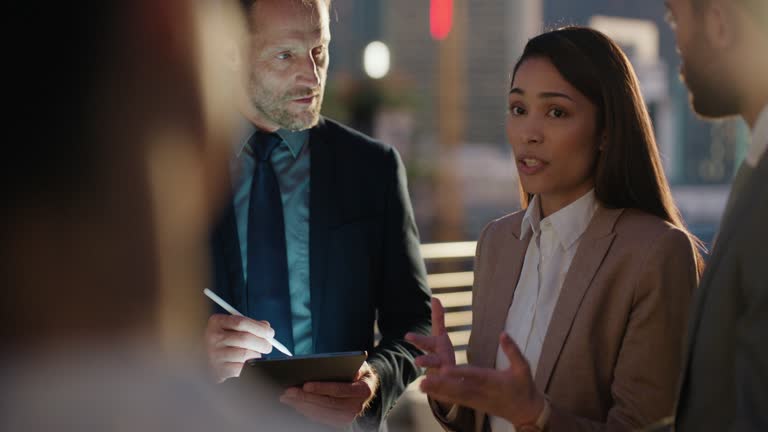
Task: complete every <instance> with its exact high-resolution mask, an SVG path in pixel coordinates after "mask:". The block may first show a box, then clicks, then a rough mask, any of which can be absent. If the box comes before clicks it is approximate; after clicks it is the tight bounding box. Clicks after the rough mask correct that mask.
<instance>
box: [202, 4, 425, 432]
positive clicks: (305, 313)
mask: <svg viewBox="0 0 768 432" xmlns="http://www.w3.org/2000/svg"><path fill="white" fill-rule="evenodd" d="M329 3H330V2H329V1H326V0H256V1H254V0H242V1H241V5H242V9H243V12H244V13H245V16H246V26H247V32H246V33H245V34H244V35H243V36H242V38H240V40H239V43H238V44H237V45H238V47H237V49H235V50H233V53H232V54H233V56H232V58H231V59H230V60H231V61H230V63H229V64H230V66H231V68H232V71H233V75H234V76H233V78H232V80H231V81H232V83H233V91H234V92H235V93H236V98H237V100H238V108H239V111H240V114H241V127H240V128H239V130H238V133H237V134H236V138H235V139H234V140H233V143H232V144H233V145H232V147H233V150H232V155H231V168H232V169H231V172H230V174H231V191H232V192H231V195H228V203H227V204H226V205H225V207H226V209H225V211H224V213H223V215H222V217H221V220H220V221H219V223H218V224H217V225H216V227H215V229H214V233H213V239H212V240H213V241H212V255H213V267H214V277H213V282H214V285H213V288H214V291H216V292H217V294H218V295H219V296H221V297H222V298H223V299H224V300H225V301H227V302H228V303H229V304H231V305H232V306H234V308H235V309H237V310H238V311H240V312H242V313H243V314H244V315H245V317H237V316H230V315H228V314H226V313H215V314H213V315H212V316H211V317H210V319H209V320H208V325H207V330H206V342H207V349H208V355H209V359H210V363H211V366H212V370H213V373H214V375H215V377H216V379H217V380H219V381H223V380H226V379H228V378H233V377H237V376H238V375H239V374H240V371H241V369H242V367H243V364H244V361H246V360H248V359H251V358H259V357H262V356H266V355H269V356H270V357H276V356H280V355H282V354H281V353H279V352H278V351H277V350H273V349H272V346H271V345H270V344H269V343H268V342H267V340H266V339H265V336H272V335H274V337H275V339H277V340H278V341H280V342H282V343H283V344H285V345H286V346H287V348H288V349H289V350H290V351H292V352H293V353H294V354H296V355H306V354H316V353H328V352H341V351H363V350H366V351H367V352H368V354H369V355H368V360H367V362H365V363H364V364H363V366H362V367H361V368H360V370H359V371H358V374H357V377H356V378H355V380H354V381H353V382H352V383H341V382H338V383H306V384H304V385H303V386H302V387H301V388H299V387H293V388H290V389H287V390H286V391H285V393H284V394H282V396H279V395H278V396H279V398H280V400H281V401H282V402H284V403H285V404H288V405H290V406H291V407H293V408H295V410H296V411H298V412H299V413H301V414H303V415H304V416H306V417H308V418H310V419H312V420H314V421H317V422H320V423H323V424H327V425H331V426H334V427H344V426H348V425H350V424H352V422H353V421H355V423H354V425H355V427H357V426H360V427H364V428H365V429H370V428H378V427H379V424H380V423H381V422H382V421H383V419H384V418H385V416H386V415H387V413H388V411H389V410H390V408H391V407H392V406H393V405H394V403H395V401H396V400H397V398H398V397H399V396H400V394H401V393H402V392H403V390H404V389H405V387H406V386H407V385H408V383H410V382H411V381H413V380H414V379H415V378H416V377H417V376H418V374H419V369H418V367H416V365H415V364H414V357H415V356H416V355H418V354H420V351H418V350H417V349H416V348H415V347H413V346H412V345H411V344H409V343H407V342H405V340H404V339H403V338H404V336H405V334H406V332H417V333H422V334H428V333H429V329H430V302H429V298H430V294H429V289H428V288H427V286H426V275H425V269H424V263H423V261H422V259H421V256H420V252H419V237H418V232H417V229H416V225H415V222H414V217H413V210H412V208H411V203H410V198H409V196H408V190H407V184H406V177H405V168H404V166H403V163H402V162H401V160H400V157H399V155H398V153H397V151H396V150H395V149H394V148H392V147H390V146H387V145H384V144H381V143H379V142H376V141H374V140H372V139H371V138H369V137H367V136H364V135H362V134H360V133H359V132H356V131H354V130H351V129H349V128H347V127H345V126H343V125H341V124H339V123H336V122H334V121H333V120H330V119H326V118H323V117H322V116H321V115H320V109H321V106H322V101H323V94H324V91H325V81H326V75H327V70H328V64H329V61H330V57H329V55H330V53H329V52H328V46H329V43H330V38H331V35H330V29H329V8H330V5H329ZM219 312H223V311H221V310H219ZM374 322H376V323H377V324H378V329H379V331H380V333H381V340H380V342H379V343H378V345H374ZM276 399H277V397H276Z"/></svg>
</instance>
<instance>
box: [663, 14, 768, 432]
mask: <svg viewBox="0 0 768 432" xmlns="http://www.w3.org/2000/svg"><path fill="white" fill-rule="evenodd" d="M666 4H667V8H668V12H669V14H668V18H669V20H670V23H671V25H672V28H673V29H674V30H675V33H676V36H677V47H678V50H679V52H680V57H681V59H682V66H681V77H682V79H683V80H684V81H685V83H686V85H687V86H688V89H689V93H690V102H691V106H692V107H693V109H694V111H696V112H697V113H698V114H699V115H701V116H702V117H705V118H722V117H729V116H737V115H738V116H741V117H742V118H743V119H744V121H746V122H747V124H748V125H749V127H750V128H751V130H752V142H751V143H750V145H749V149H748V150H747V156H746V159H745V160H744V161H743V162H742V163H741V166H740V167H739V169H738V170H737V174H736V177H735V178H734V181H733V185H732V187H731V194H730V196H729V198H728V202H727V205H726V208H725V212H724V215H723V218H722V221H721V223H720V229H719V233H718V235H717V239H716V242H715V245H714V249H713V251H712V256H711V258H710V259H709V262H708V264H707V271H706V272H705V273H704V275H703V276H702V281H701V287H700V288H699V290H698V293H697V296H696V299H695V302H694V310H693V314H692V318H691V323H690V330H689V335H690V336H689V338H688V353H687V357H686V363H685V364H686V366H685V369H684V374H683V379H682V384H681V387H680V395H679V400H678V404H677V413H676V420H675V425H676V429H677V430H680V431H703V430H718V431H765V430H768V343H766V330H768V157H766V147H767V146H768V55H766V53H767V52H768V1H765V0H728V1H725V0H670V1H667V2H666ZM702 150H703V149H702Z"/></svg>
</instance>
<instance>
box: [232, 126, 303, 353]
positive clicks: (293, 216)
mask: <svg viewBox="0 0 768 432" xmlns="http://www.w3.org/2000/svg"><path fill="white" fill-rule="evenodd" d="M241 130H242V134H240V136H239V138H238V139H237V140H236V141H235V146H236V147H235V154H234V158H233V159H232V161H231V164H230V171H231V174H232V190H233V191H234V197H233V199H234V208H235V218H236V220H237V237H238V241H239V243H240V256H241V258H242V263H243V277H244V280H245V281H247V280H248V270H247V269H248V266H247V261H248V242H247V238H248V204H249V201H250V195H251V178H252V176H253V172H254V167H255V164H254V161H253V158H252V157H251V156H250V154H249V153H248V152H247V151H245V150H244V149H245V146H246V145H247V144H248V139H249V138H250V137H251V135H253V133H254V132H255V131H256V128H255V127H254V126H253V125H252V124H251V123H250V122H247V124H245V125H244V127H243V128H241ZM277 134H278V135H280V137H281V138H282V139H283V142H282V143H281V144H280V145H279V146H278V147H277V148H276V149H275V150H274V151H273V152H272V155H271V156H270V161H271V162H272V167H273V168H274V170H275V174H276V175H277V181H278V184H279V185H280V196H281V198H282V201H283V218H284V220H285V246H286V252H287V254H288V257H287V259H288V289H289V291H290V295H291V315H292V316H291V319H292V322H293V341H294V354H296V355H301V354H312V353H313V347H312V315H311V310H310V289H309V185H310V178H309V167H310V163H309V162H310V151H309V131H308V130H305V131H300V132H292V131H287V130H283V129H280V130H278V131H277ZM244 286H247V283H246V284H245V285H244ZM254 318H256V319H258V317H254Z"/></svg>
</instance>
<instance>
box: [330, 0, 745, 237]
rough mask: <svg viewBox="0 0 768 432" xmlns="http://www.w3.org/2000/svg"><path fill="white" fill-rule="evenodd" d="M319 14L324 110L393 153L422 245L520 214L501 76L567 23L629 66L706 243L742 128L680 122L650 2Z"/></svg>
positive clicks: (516, 2)
mask: <svg viewBox="0 0 768 432" xmlns="http://www.w3.org/2000/svg"><path fill="white" fill-rule="evenodd" d="M331 6H332V13H331V34H332V37H333V39H332V42H331V49H330V52H331V63H330V68H329V77H328V90H327V92H326V98H325V103H324V109H323V113H324V115H327V116H329V117H331V118H336V119H338V120H341V121H342V122H346V123H348V124H349V125H350V126H352V127H355V128H358V129H359V130H362V131H363V132H366V133H368V134H370V135H372V136H374V137H375V138H377V139H380V140H382V141H384V142H385V143H387V144H390V145H393V146H395V147H396V148H397V149H398V150H399V151H400V153H401V155H402V156H403V159H404V161H405V163H406V166H407V168H408V174H409V187H410V192H411V197H412V200H413V206H414V210H415V212H416V218H417V224H418V226H419V229H420V232H421V236H422V242H424V243H430V242H444V241H466V240H475V239H476V238H477V235H478V234H479V232H480V230H481V229H482V227H483V226H484V225H485V224H486V223H488V222H489V221H491V220H492V219H494V218H497V217H500V216H502V215H504V214H507V213H510V212H512V211H515V210H517V209H519V208H520V204H519V200H518V186H517V178H516V172H515V167H514V164H513V163H512V161H511V151H510V148H509V145H508V143H507V139H506V135H505V118H506V104H507V98H506V95H507V89H508V88H509V80H510V72H511V69H512V66H513V65H514V63H515V61H516V60H517V57H518V56H519V54H520V53H521V52H522V48H523V46H524V45H525V43H526V41H527V40H528V39H529V38H530V37H532V36H535V35H536V34H538V33H540V32H541V31H542V30H546V29H553V28H557V27H561V26H564V25H572V24H575V25H588V26H591V27H594V28H597V29H598V30H601V31H603V32H604V33H606V34H607V35H608V36H610V37H612V38H613V39H614V40H616V41H617V42H618V43H619V45H621V46H622V48H623V49H624V51H625V52H626V54H627V56H628V57H629V58H630V60H631V61H632V64H633V66H634V68H635V72H636V73H637V75H638V78H639V80H640V83H641V88H642V92H643V96H644V98H645V100H646V104H647V106H648V109H649V112H650V114H651V117H652V120H653V123H654V130H655V133H656V139H657V143H658V145H659V148H660V151H661V153H662V158H663V160H664V166H665V171H666V174H667V177H668V179H669V181H670V183H671V184H672V186H673V193H674V195H675V198H676V201H677V203H678V206H679V207H680V209H681V211H682V212H683V215H684V217H685V219H686V222H687V223H688V224H689V226H690V227H691V229H692V231H693V232H694V233H695V234H697V235H698V236H700V237H701V238H702V240H704V241H705V242H706V243H707V244H709V243H710V242H711V240H712V237H713V235H714V233H715V231H716V228H717V225H718V224H719V218H720V213H721V211H722V208H723V206H724V203H725V200H726V198H727V191H728V184H729V182H730V180H731V178H732V176H733V174H734V170H735V167H736V166H737V163H738V162H739V161H740V160H741V159H742V158H743V155H744V152H745V149H746V143H747V140H748V137H749V131H748V128H747V127H746V125H745V124H744V123H743V122H742V121H741V120H740V119H738V120H737V119H733V120H726V121H720V122H717V123H710V122H705V121H702V120H700V119H698V118H696V116H695V115H694V114H693V113H692V111H691V109H690V108H689V106H688V94H687V91H686V89H685V86H684V84H683V83H682V82H680V79H679V78H678V70H679V65H680V60H679V57H678V55H677V53H676V50H675V40H674V35H673V33H672V31H671V29H670V28H669V26H668V25H667V23H666V22H665V21H664V13H665V9H664V4H663V2H661V1H658V2H632V1H627V0H582V1H579V2H573V1H569V0H525V1H522V0H508V1H506V0H502V1H474V2H472V1H467V0H456V1H448V0H431V1H422V2H411V1H409V0H387V1H384V0H365V1H355V0H333V2H332V4H331ZM372 42H375V43H374V44H372V45H371V46H370V47H369V48H368V51H367V52H368V56H367V58H366V47H368V46H369V44H371V43H372ZM366 64H367V68H368V72H367V71H366ZM371 76H375V77H376V78H372V77H371ZM702 142H707V143H708V144H709V145H707V146H703V145H702V144H701V143H702ZM702 148H707V149H708V150H707V151H701V150H700V149H702Z"/></svg>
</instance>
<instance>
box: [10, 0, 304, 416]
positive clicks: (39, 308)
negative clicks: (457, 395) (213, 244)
mask: <svg viewBox="0 0 768 432" xmlns="http://www.w3.org/2000/svg"><path fill="white" fill-rule="evenodd" d="M208 5H210V4H209V3H204V2H192V1H186V0H167V1H166V0H164V1H162V2H156V1H154V0H151V1H150V0H132V1H117V0H110V1H107V2H95V3H78V2H75V3H72V2H56V3H45V4H41V3H39V2H26V3H17V4H15V5H14V6H13V7H12V8H11V10H10V11H9V12H8V14H9V16H10V18H11V20H10V22H11V24H10V26H6V27H5V30H7V31H10V32H11V34H12V36H13V39H14V44H12V45H13V46H12V47H10V52H9V53H7V58H8V59H13V61H14V62H15V63H13V65H12V66H11V64H10V63H6V65H7V66H8V67H6V68H4V71H5V73H6V74H7V75H6V76H5V79H6V80H7V81H6V85H7V92H6V99H5V102H6V107H7V109H8V110H9V111H10V116H11V118H10V119H9V121H7V122H6V127H5V128H4V131H5V133H6V135H5V137H6V139H5V148H4V149H5V151H4V155H3V158H2V162H1V163H2V169H1V170H0V176H2V180H1V181H0V185H1V186H0V187H2V191H3V193H2V195H3V200H4V206H3V212H2V215H1V216H0V217H1V218H2V221H1V223H0V231H1V232H2V235H1V236H0V240H1V243H0V248H1V249H0V251H1V252H2V255H1V257H2V259H1V260H0V274H1V275H2V288H3V301H2V311H1V312H2V313H0V332H2V337H0V344H2V349H0V352H1V353H2V354H0V380H2V389H0V430H3V431H124V430H137V431H139V430H140V431H167V430H184V431H210V430H217V431H246V430H248V431H252V430H258V428H254V426H253V420H254V418H258V419H259V421H260V426H261V427H263V429H264V430H277V429H280V430H286V429H287V430H307V428H306V425H305V424H304V422H301V423H299V422H297V421H296V420H293V419H294V418H295V416H294V415H293V414H292V413H289V412H288V410H286V413H284V414H285V415H283V413H280V412H279V411H275V410H267V409H263V412H261V415H259V413H260V409H259V408H254V407H253V406H252V405H251V403H252V399H253V398H254V395H249V400H248V402H247V404H246V403H245V402H243V403H240V402H241V401H239V400H235V399H227V397H228V396H225V395H219V394H218V392H217V391H216V390H215V388H214V386H212V385H209V384H208V382H209V381H208V379H207V374H206V370H205V365H204V361H205V356H204V353H203V352H201V351H200V350H199V348H198V349H197V350H195V349H194V348H193V347H194V346H196V345H197V344H196V343H195V342H196V341H197V340H198V338H199V324H197V323H198V322H199V321H200V319H202V317H204V316H205V306H206V305H205V304H204V298H203V297H202V295H196V296H194V297H191V296H189V295H188V293H189V291H190V290H193V288H194V291H196V292H198V291H197V290H198V289H202V287H203V285H204V280H205V279H206V277H207V263H208V260H207V247H206V246H207V238H208V235H207V227H208V224H209V221H210V216H211V214H212V213H213V209H214V208H215V207H217V206H218V204H219V203H218V201H219V200H218V199H217V198H215V197H217V196H218V195H219V194H220V193H221V190H223V186H224V185H225V173H226V171H225V170H226V158H227V148H228V144H227V143H228V134H229V133H228V130H229V128H230V127H231V126H230V125H229V124H227V122H226V121H224V120H226V119H230V118H231V114H230V113H229V110H227V109H226V108H225V107H226V106H227V105H228V103H227V101H226V100H224V99H221V98H220V97H217V95H225V94H226V92H225V91H219V90H220V89H218V86H219V85H220V84H217V83H218V82H221V81H222V80H221V79H220V77H218V76H217V74H216V71H215V67H213V66H212V65H213V64H214V62H213V60H214V59H213V58H211V57H212V55H213V54H214V53H215V51H216V48H215V45H216V43H215V42H214V41H213V39H211V38H215V37H216V35H218V34H220V32H223V31H226V29H230V28H231V27H232V26H234V25H237V21H235V20H236V18H234V16H235V15H234V12H235V11H236V9H231V8H230V9H229V10H231V11H232V12H231V13H227V12H226V11H227V10H228V9H227V8H226V7H225V6H223V5H222V7H221V9H217V14H216V16H218V17H219V18H220V19H213V18H212V16H213V11H212V10H211V9H210V8H209V7H207V6H208ZM233 6H236V5H234V4H233ZM219 15H220V16H219ZM228 15H231V16H232V17H233V18H232V19H231V20H227V19H226V16H228ZM217 24H218V25H217ZM204 41H208V42H204ZM9 132H10V133H9ZM256 397H258V395H256ZM225 401H228V402H226V403H225ZM266 412H269V416H266V415H265V414H266ZM289 414H290V415H291V417H290V418H288V417H287V416H288V415H289Z"/></svg>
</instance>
